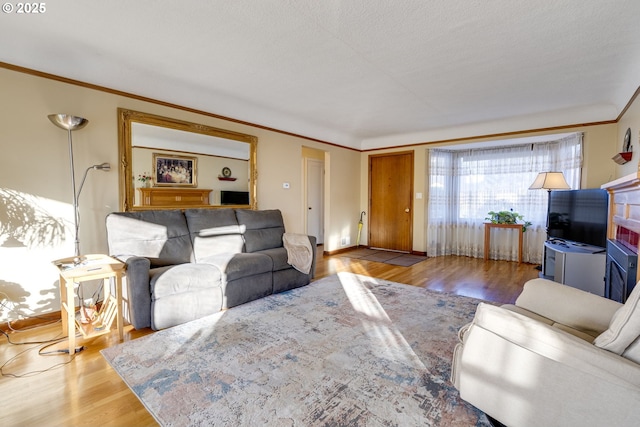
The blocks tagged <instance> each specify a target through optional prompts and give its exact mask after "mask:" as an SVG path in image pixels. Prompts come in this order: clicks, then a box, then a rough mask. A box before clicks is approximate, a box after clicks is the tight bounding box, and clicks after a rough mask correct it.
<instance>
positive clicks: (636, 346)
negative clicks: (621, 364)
mask: <svg viewBox="0 0 640 427" xmlns="http://www.w3.org/2000/svg"><path fill="white" fill-rule="evenodd" d="M622 357H624V358H625V359H629V360H631V361H632V362H636V363H638V364H640V338H636V340H635V341H634V342H632V343H631V345H630V346H629V347H627V349H626V350H625V351H624V353H622Z"/></svg>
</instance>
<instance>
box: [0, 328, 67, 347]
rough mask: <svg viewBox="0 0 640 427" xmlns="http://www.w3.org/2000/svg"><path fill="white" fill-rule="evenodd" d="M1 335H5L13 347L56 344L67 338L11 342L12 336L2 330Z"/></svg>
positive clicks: (0, 330)
mask: <svg viewBox="0 0 640 427" xmlns="http://www.w3.org/2000/svg"><path fill="white" fill-rule="evenodd" d="M0 333H2V335H4V336H5V337H7V342H8V343H9V344H11V345H28V344H49V343H52V344H55V343H57V342H59V341H62V340H64V339H66V338H64V337H62V338H52V339H50V340H44V341H23V342H13V341H12V340H11V336H10V335H9V334H8V333H6V332H5V331H3V330H2V329H0Z"/></svg>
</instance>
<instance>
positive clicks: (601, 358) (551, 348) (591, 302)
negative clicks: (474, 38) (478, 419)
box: [451, 279, 640, 427]
mask: <svg viewBox="0 0 640 427" xmlns="http://www.w3.org/2000/svg"><path fill="white" fill-rule="evenodd" d="M639 335H640V286H636V287H635V289H634V291H633V292H632V293H631V295H630V296H629V299H628V300H627V302H626V303H625V304H624V305H622V304H619V303H617V302H614V301H611V300H608V299H605V298H602V297H599V296H596V295H593V294H590V293H587V292H584V291H581V290H579V289H575V288H572V287H569V286H565V285H562V284H559V283H556V282H552V281H549V280H545V279H534V280H531V281H529V282H527V283H526V284H525V286H524V290H523V292H522V294H521V295H520V296H519V297H518V299H517V300H516V303H515V305H510V304H507V305H503V306H501V307H498V306H493V305H490V304H486V303H481V304H479V305H478V308H477V310H476V314H475V317H474V320H473V321H472V322H471V323H470V324H468V325H466V326H464V327H463V328H462V329H461V330H460V332H459V337H460V343H459V344H458V345H457V346H456V348H455V350H454V356H453V363H452V369H451V381H452V382H453V384H454V385H455V387H456V388H457V389H458V390H459V391H460V396H461V397H462V398H463V399H464V400H466V401H468V402H469V403H471V404H472V405H474V406H476V407H477V408H479V409H480V410H482V411H484V412H485V413H486V414H487V415H489V416H490V417H492V418H494V419H495V420H497V421H499V422H501V423H503V424H504V425H506V426H509V427H527V426H536V427H540V426H545V427H550V426H562V427H570V426H580V427H585V426H617V427H619V426H639V425H640V338H638V336H639Z"/></svg>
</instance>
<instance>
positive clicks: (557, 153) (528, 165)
mask: <svg viewBox="0 0 640 427" xmlns="http://www.w3.org/2000/svg"><path fill="white" fill-rule="evenodd" d="M428 162H429V166H428V170H429V202H428V217H427V255H429V256H441V255H464V256H471V257H475V258H480V257H482V256H484V225H483V224H484V222H486V220H485V218H486V217H487V216H488V213H489V212H490V211H496V212H497V211H503V210H506V211H508V210H513V211H515V212H518V213H519V214H521V215H523V216H524V219H525V220H527V221H531V222H532V223H533V225H532V226H531V227H529V228H528V229H527V231H526V232H525V234H524V248H523V260H524V261H525V262H531V263H540V262H542V248H543V244H544V241H545V239H546V220H547V201H548V193H547V191H544V190H529V186H530V185H531V183H532V182H533V181H534V179H535V177H536V176H537V175H538V173H539V172H548V171H561V172H563V173H564V176H565V178H566V180H567V183H568V184H569V186H571V188H572V189H577V188H579V187H580V171H581V166H582V134H575V135H571V136H568V137H565V138H563V139H560V140H557V141H550V142H545V143H537V144H528V145H520V146H512V147H502V148H490V149H477V150H465V151H456V150H443V149H431V150H429V156H428ZM516 233H517V231H516V230H509V229H494V230H493V231H492V235H491V248H490V254H491V258H492V259H502V260H510V261H516V260H517V259H518V238H517V234H516Z"/></svg>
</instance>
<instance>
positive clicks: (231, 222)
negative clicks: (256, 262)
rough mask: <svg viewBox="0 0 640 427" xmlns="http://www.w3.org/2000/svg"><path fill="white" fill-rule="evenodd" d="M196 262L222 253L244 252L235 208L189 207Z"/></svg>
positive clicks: (188, 212) (189, 221)
mask: <svg viewBox="0 0 640 427" xmlns="http://www.w3.org/2000/svg"><path fill="white" fill-rule="evenodd" d="M184 215H185V217H186V218H187V224H188V226H189V232H190V233H191V241H192V243H193V253H194V260H195V262H203V261H205V260H206V259H207V258H210V257H212V256H215V255H220V254H235V253H240V252H242V246H243V244H244V242H243V240H242V232H243V231H244V228H243V227H241V226H239V225H238V220H237V219H236V214H235V212H234V210H233V209H187V210H186V211H185V212H184Z"/></svg>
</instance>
